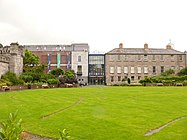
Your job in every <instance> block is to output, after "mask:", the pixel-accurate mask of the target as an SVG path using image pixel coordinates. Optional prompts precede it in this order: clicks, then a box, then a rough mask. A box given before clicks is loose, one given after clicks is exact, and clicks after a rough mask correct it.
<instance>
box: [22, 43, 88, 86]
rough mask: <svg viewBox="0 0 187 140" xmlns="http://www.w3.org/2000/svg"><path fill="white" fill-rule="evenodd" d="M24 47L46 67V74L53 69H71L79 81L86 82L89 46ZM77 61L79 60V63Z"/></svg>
mask: <svg viewBox="0 0 187 140" xmlns="http://www.w3.org/2000/svg"><path fill="white" fill-rule="evenodd" d="M24 47H25V48H26V49H28V50H30V51H32V52H33V53H34V54H35V55H37V56H38V57H39V59H40V63H41V64H44V65H47V69H46V72H50V71H51V70H53V69H55V68H62V69H63V70H66V69H73V70H74V71H75V73H76V74H77V78H78V80H79V81H82V82H84V83H87V82H88V52H89V46H88V44H87V43H74V44H71V45H24ZM78 57H79V58H78ZM78 59H81V61H79V60H78ZM80 67H81V69H80ZM78 70H79V71H78Z"/></svg>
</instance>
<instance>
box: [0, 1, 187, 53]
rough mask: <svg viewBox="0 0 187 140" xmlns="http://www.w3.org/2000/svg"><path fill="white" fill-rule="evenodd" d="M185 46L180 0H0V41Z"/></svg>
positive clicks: (186, 21) (185, 10)
mask: <svg viewBox="0 0 187 140" xmlns="http://www.w3.org/2000/svg"><path fill="white" fill-rule="evenodd" d="M170 39H171V42H172V43H173V44H174V45H175V46H174V48H175V49H177V50H180V51H185V50H187V45H186V42H187V4H186V1H185V0H0V43H1V44H3V45H9V44H10V43H11V42H18V43H19V44H21V45H23V44H32V45H34V44H71V43H88V44H89V45H90V50H91V52H93V51H95V50H97V51H100V52H107V51H109V50H111V49H113V48H116V47H118V45H119V43H123V44H124V47H127V48H141V47H143V45H144V43H148V44H149V47H152V48H165V46H166V45H167V44H168V43H169V40H170Z"/></svg>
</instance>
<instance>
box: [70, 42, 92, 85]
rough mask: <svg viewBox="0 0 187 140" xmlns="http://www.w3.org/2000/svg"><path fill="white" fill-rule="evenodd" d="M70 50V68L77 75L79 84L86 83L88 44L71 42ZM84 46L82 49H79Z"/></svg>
mask: <svg viewBox="0 0 187 140" xmlns="http://www.w3.org/2000/svg"><path fill="white" fill-rule="evenodd" d="M73 48H74V49H73V51H72V52H71V60H72V61H71V68H72V69H73V70H74V71H75V73H76V75H77V80H78V82H79V83H80V84H84V85H86V84H87V83H88V53H89V46H88V44H73ZM80 48H84V49H80Z"/></svg>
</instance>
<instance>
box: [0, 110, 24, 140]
mask: <svg viewBox="0 0 187 140" xmlns="http://www.w3.org/2000/svg"><path fill="white" fill-rule="evenodd" d="M21 122H22V120H21V119H19V120H18V119H17V112H15V113H13V114H12V113H10V115H9V118H8V120H6V121H5V122H2V123H0V125H1V129H0V140H18V139H19V136H20V133H21V131H22V128H21Z"/></svg>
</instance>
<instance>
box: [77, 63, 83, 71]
mask: <svg viewBox="0 0 187 140" xmlns="http://www.w3.org/2000/svg"><path fill="white" fill-rule="evenodd" d="M77 72H79V73H82V66H81V65H78V66H77Z"/></svg>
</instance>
